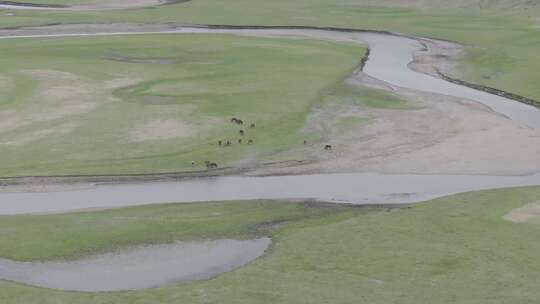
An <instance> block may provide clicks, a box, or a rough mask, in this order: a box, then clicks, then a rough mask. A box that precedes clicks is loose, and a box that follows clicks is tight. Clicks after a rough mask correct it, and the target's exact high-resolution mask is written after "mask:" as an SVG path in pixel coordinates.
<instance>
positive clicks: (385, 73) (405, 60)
mask: <svg viewBox="0 0 540 304" xmlns="http://www.w3.org/2000/svg"><path fill="white" fill-rule="evenodd" d="M188 33H213V34H233V35H252V36H264V37H272V36H291V35H292V36H302V37H311V38H316V39H325V40H331V41H336V42H340V41H341V42H343V41H350V42H357V43H367V44H368V45H369V47H370V49H371V53H370V58H369V60H368V61H367V63H366V65H365V67H364V72H365V73H366V74H367V75H369V76H371V77H374V78H376V79H379V80H382V81H385V82H387V83H390V84H393V85H396V86H399V87H403V88H409V89H415V90H420V91H424V92H431V93H438V94H443V95H448V96H454V97H458V98H463V99H469V100H474V101H477V102H480V103H482V104H484V105H486V106H488V107H489V108H491V109H493V110H494V111H495V112H497V113H500V114H502V115H504V116H506V117H508V118H509V119H512V120H513V121H515V122H517V123H519V124H522V125H525V126H529V127H531V128H540V109H538V108H536V107H533V106H530V105H527V104H523V103H520V102H517V101H514V100H510V99H507V98H504V97H501V96H498V95H494V94H489V93H486V92H482V91H479V90H475V89H471V88H468V87H465V86H461V85H458V84H454V83H451V82H448V81H445V80H443V79H439V78H435V77H432V76H429V75H426V74H422V73H419V72H416V71H413V70H411V69H410V68H409V67H408V65H409V63H411V62H412V61H413V56H414V53H415V52H417V51H419V50H422V49H423V48H424V46H423V45H422V44H420V42H418V41H417V40H415V39H412V38H407V37H403V36H400V35H391V34H384V33H375V32H360V31H359V32H351V31H337V30H333V31H329V30H318V29H292V28H291V29H286V28H279V29H238V28H231V29H221V28H220V29H217V28H205V27H178V28H175V29H162V30H157V31H143V30H137V29H136V30H133V31H127V32H114V28H113V29H111V30H110V31H107V32H95V33H62V34H42V35H40V34H37V35H18V36H0V39H13V38H39V37H42V38H44V37H71V36H73V37H82V36H113V35H141V34H188Z"/></svg>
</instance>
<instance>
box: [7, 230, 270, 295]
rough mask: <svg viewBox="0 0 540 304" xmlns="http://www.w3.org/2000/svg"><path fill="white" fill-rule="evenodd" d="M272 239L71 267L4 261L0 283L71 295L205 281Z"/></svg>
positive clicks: (114, 256)
mask: <svg viewBox="0 0 540 304" xmlns="http://www.w3.org/2000/svg"><path fill="white" fill-rule="evenodd" d="M270 243H271V240H270V239H269V238H261V239H256V240H246V241H236V240H217V241H205V242H180V243H176V244H171V245H159V246H152V247H141V248H137V249H133V250H130V251H127V252H120V253H108V254H104V255H100V256H96V257H90V258H85V259H82V260H78V261H73V262H63V261H58V262H16V261H12V260H7V259H0V279H4V280H10V281H14V282H19V283H24V284H28V285H32V286H38V287H44V288H52V289H61V290H72V291H87V292H98V291H119V290H133V289H143V288H152V287H158V286H163V285H167V284H172V283H179V282H190V281H195V280H206V279H209V278H212V277H215V276H217V275H219V274H221V273H224V272H228V271H231V270H234V269H236V268H238V267H242V266H244V265H246V264H247V263H249V262H251V261H253V260H254V259H256V258H257V257H259V256H261V255H262V254H263V253H264V251H265V250H266V249H267V248H268V246H269V245H270Z"/></svg>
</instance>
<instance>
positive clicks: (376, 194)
mask: <svg viewBox="0 0 540 304" xmlns="http://www.w3.org/2000/svg"><path fill="white" fill-rule="evenodd" d="M532 185H540V174H536V175H528V176H485V175H389V174H376V173H352V174H319V175H291V176H269V177H237V176H226V177H216V178H200V179H193V180H185V181H180V182H156V183H141V184H119V185H101V186H97V187H95V188H90V189H83V190H74V191H62V192H34V193H0V214H4V215H13V214H25V213H51V212H52V213H55V212H68V211H73V210H81V209H93V208H111V207H125V206H134V205H144V204H156V203H173V202H176V203H186V202H204V201H221V200H251V199H304V198H313V199H319V200H324V201H334V202H343V203H352V204H374V203H377V204H395V203H410V202H418V201H424V200H429V199H432V198H436V197H441V196H445V195H449V194H454V193H461V192H468V191H474V190H482V189H493V188H503V187H515V186H532Z"/></svg>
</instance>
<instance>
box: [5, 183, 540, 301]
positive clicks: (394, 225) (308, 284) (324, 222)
mask: <svg viewBox="0 0 540 304" xmlns="http://www.w3.org/2000/svg"><path fill="white" fill-rule="evenodd" d="M538 201H540V187H531V188H516V189H501V190H492V191H482V192H474V193H467V194H461V195H454V196H450V197H446V198H440V199H436V200H433V201H430V202H426V203H422V204H417V205H414V206H412V207H408V208H407V207H404V208H398V209H386V208H354V207H345V206H342V207H337V206H336V207H335V208H330V207H327V206H316V205H305V204H302V203H289V204H288V203H285V202H271V201H253V202H227V203H205V204H171V205H161V206H151V207H146V206H143V207H131V208H125V209H118V210H110V211H100V212H91V213H76V214H64V215H40V216H37V215H35V216H28V215H25V216H2V217H0V244H1V246H0V256H2V257H10V258H19V259H22V260H35V259H44V258H47V259H48V258H59V257H68V258H72V257H74V256H77V255H80V254H87V253H92V252H95V251H98V252H99V251H102V250H110V249H112V248H116V247H123V246H126V245H132V244H148V243H162V242H169V241H174V240H194V239H213V238H223V237H232V238H251V237H256V236H261V235H271V236H272V238H273V244H272V247H271V249H270V250H269V252H267V253H266V255H264V256H263V257H261V258H259V259H257V260H256V261H255V262H253V263H251V264H249V265H248V266H246V267H244V268H241V269H238V270H235V271H233V272H230V273H226V274H223V275H220V276H218V277H217V278H214V279H211V280H208V281H202V282H194V283H190V284H178V285H175V286H169V287H163V288H157V289H149V290H141V291H133V292H114V293H99V294H85V293H70V292H61V291H53V290H46V289H40V288H33V287H27V286H23V285H19V284H16V283H11V282H5V281H4V282H0V302H1V303H9V304H17V303H24V304H32V303H43V304H48V303H55V304H59V303H70V304H77V303H97V304H104V303H117V304H121V303H381V304H382V303H384V304H387V303H405V304H407V303H411V304H412V303H415V304H416V303H434V304H438V303H534V302H536V301H537V300H538V299H539V298H540V294H539V293H540V291H539V290H538V288H537V282H538V281H539V280H540V263H539V261H538V257H537V254H538V252H539V250H540V244H539V243H538V242H537V235H538V233H539V232H540V220H539V219H536V220H532V221H530V222H527V223H513V222H510V221H507V220H504V219H503V218H502V216H504V215H505V214H507V213H508V212H509V211H511V210H513V209H515V208H520V207H522V206H524V205H526V204H529V203H533V202H538ZM272 222H273V223H276V222H280V223H285V224H284V225H280V226H279V227H277V228H273V229H272V228H269V227H270V225H268V224H269V223H272ZM261 224H262V225H261ZM81 226H84V227H85V229H83V228H81ZM263 227H265V229H263ZM44 235H47V237H44ZM98 235H99V237H97V236H98ZM9 247H11V248H9Z"/></svg>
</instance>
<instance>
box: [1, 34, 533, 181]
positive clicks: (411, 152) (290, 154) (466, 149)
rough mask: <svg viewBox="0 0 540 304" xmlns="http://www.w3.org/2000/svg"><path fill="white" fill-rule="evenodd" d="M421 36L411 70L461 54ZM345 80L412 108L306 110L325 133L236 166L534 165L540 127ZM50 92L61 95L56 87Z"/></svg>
mask: <svg viewBox="0 0 540 304" xmlns="http://www.w3.org/2000/svg"><path fill="white" fill-rule="evenodd" d="M176 29H178V27H177V26H174V25H159V24H157V25H149V26H146V25H135V24H109V25H107V24H95V25H60V26H50V27H43V28H21V29H14V30H0V36H1V35H36V34H51V33H54V34H70V33H79V32H81V33H114V32H141V31H145V32H159V31H167V30H176ZM298 33H299V31H296V32H295V31H292V32H284V31H279V30H276V31H267V32H264V33H259V32H257V31H247V32H246V31H245V32H242V34H245V35H259V36H267V35H270V36H273V37H275V36H295V35H296V36H298V35H299V34H298ZM317 33H318V32H317V31H311V32H309V31H308V32H306V33H305V36H309V37H313V38H317V39H329V37H328V33H326V34H324V35H320V34H317ZM289 34H290V35H289ZM335 40H336V41H349V39H348V38H347V36H337V37H336V39H335ZM419 40H420V41H421V42H422V43H423V44H424V45H425V46H426V47H427V49H426V50H423V51H419V52H417V53H416V54H415V56H414V62H413V63H411V64H410V67H411V68H412V69H414V70H416V71H419V72H423V73H426V74H430V75H433V76H435V77H437V76H438V74H437V70H440V71H443V72H445V73H446V72H448V73H453V72H455V71H454V68H453V65H452V62H451V61H452V60H454V59H459V58H460V56H462V54H463V49H462V47H461V46H459V45H457V44H454V43H449V42H442V41H435V40H430V39H419ZM128 78H129V77H128ZM349 82H350V83H353V84H356V85H360V86H369V87H376V88H379V89H383V90H387V91H390V92H392V93H394V94H397V95H398V96H401V97H402V98H404V99H406V100H409V102H410V103H411V105H412V106H413V107H414V108H415V109H413V110H388V109H374V108H366V107H362V106H348V107H345V108H344V107H340V106H334V107H332V106H330V107H326V108H324V109H314V114H313V115H312V117H313V116H317V115H318V116H321V117H324V119H318V120H317V119H310V120H308V121H307V125H306V128H319V129H320V130H322V131H325V132H328V133H326V135H325V136H323V140H322V141H321V142H315V143H309V144H308V145H306V146H303V147H301V148H299V149H295V150H292V151H286V152H281V153H278V154H276V155H274V156H272V157H270V158H269V159H268V160H267V161H266V163H268V165H263V166H261V165H258V163H257V161H256V159H253V160H252V161H249V160H247V161H244V162H239V163H241V164H242V166H243V168H242V170H247V171H248V172H249V174H255V175H268V174H300V173H321V172H323V173H324V172H358V171H375V172H383V173H417V174H486V175H488V174H492V175H508V174H511V175H521V174H529V173H534V172H540V129H531V128H528V127H525V126H522V125H520V124H517V123H515V122H514V121H512V120H510V119H507V118H506V117H503V116H501V115H500V114H498V113H495V112H493V111H492V110H490V109H489V108H488V107H486V106H484V105H482V104H480V103H478V102H475V101H470V100H464V99H460V98H455V97H449V96H445V95H440V94H434V93H425V92H420V91H417V90H411V89H404V88H401V87H397V86H394V85H391V84H389V83H385V82H383V81H379V80H376V79H373V78H371V77H369V76H367V75H365V74H364V73H363V72H361V71H359V70H357V71H355V73H354V75H353V76H352V77H351V78H350V79H349ZM61 89H62V88H57V90H60V91H61ZM48 94H49V95H50V94H51V92H49V93H48ZM52 94H53V95H54V94H56V95H61V94H60V92H58V91H54V90H53V91H52ZM64 94H68V92H67V91H65V92H64ZM346 116H348V117H356V118H358V119H359V120H362V123H358V124H354V125H353V126H352V127H351V128H350V129H348V130H340V131H339V132H336V131H335V130H336V129H335V128H336V126H335V125H336V124H337V122H339V121H340V119H342V118H343V117H346ZM0 124H1V122H0ZM173 124H174V126H173ZM317 124H321V125H317ZM185 127H186V126H183V125H177V124H176V123H172V122H166V123H164V122H155V123H152V124H149V125H143V126H142V127H140V129H139V130H138V131H136V132H134V134H135V135H134V136H133V138H132V139H134V140H148V139H149V138H156V137H157V138H159V137H160V136H163V138H168V137H169V136H173V135H177V134H178V133H182V132H181V131H182V130H184V131H185V130H186V129H189V128H185ZM0 129H1V128H0ZM175 129H176V131H170V130H175ZM169 131H170V132H169ZM188 133H189V132H188ZM169 138H170V137H169ZM327 143H329V144H332V145H333V146H334V149H333V150H332V151H323V149H322V146H323V145H324V144H327Z"/></svg>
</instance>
